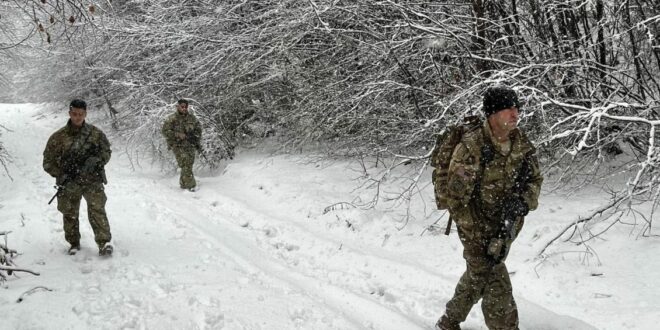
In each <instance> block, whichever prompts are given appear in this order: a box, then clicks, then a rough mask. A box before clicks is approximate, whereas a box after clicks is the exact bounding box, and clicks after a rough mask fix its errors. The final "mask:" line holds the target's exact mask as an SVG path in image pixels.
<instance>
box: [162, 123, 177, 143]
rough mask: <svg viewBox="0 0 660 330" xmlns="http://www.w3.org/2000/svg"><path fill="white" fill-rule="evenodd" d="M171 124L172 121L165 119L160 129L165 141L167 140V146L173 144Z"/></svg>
mask: <svg viewBox="0 0 660 330" xmlns="http://www.w3.org/2000/svg"><path fill="white" fill-rule="evenodd" d="M172 126H173V121H172V120H171V119H170V118H168V119H166V120H165V123H164V124H163V128H162V129H161V130H160V132H161V133H162V134H163V136H164V137H165V141H166V142H167V145H168V146H170V147H171V146H172V145H174V128H173V127H172Z"/></svg>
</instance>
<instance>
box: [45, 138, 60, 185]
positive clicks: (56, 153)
mask: <svg viewBox="0 0 660 330" xmlns="http://www.w3.org/2000/svg"><path fill="white" fill-rule="evenodd" d="M43 156H44V160H43V167H44V171H46V173H48V174H50V176H52V177H54V178H57V177H58V176H60V175H62V169H61V168H60V165H59V164H60V159H61V157H62V152H61V150H60V146H58V145H57V142H56V138H55V135H51V137H50V138H49V139H48V142H47V143H46V148H45V149H44V153H43Z"/></svg>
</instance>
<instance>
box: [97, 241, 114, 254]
mask: <svg viewBox="0 0 660 330" xmlns="http://www.w3.org/2000/svg"><path fill="white" fill-rule="evenodd" d="M112 251H114V247H113V246H112V244H110V243H105V244H103V246H101V247H99V256H102V257H103V256H107V257H110V256H112Z"/></svg>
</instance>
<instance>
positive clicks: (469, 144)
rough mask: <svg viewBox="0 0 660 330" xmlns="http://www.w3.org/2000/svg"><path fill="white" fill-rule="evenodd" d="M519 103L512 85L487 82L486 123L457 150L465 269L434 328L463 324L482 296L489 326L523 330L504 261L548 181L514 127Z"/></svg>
mask: <svg viewBox="0 0 660 330" xmlns="http://www.w3.org/2000/svg"><path fill="white" fill-rule="evenodd" d="M519 108H520V103H519V101H518V97H517V95H516V93H515V91H513V90H512V89H510V88H507V87H501V86H495V87H491V88H489V89H488V90H487V91H486V93H485V94H484V99H483V110H484V113H485V115H486V117H487V121H485V122H484V124H483V126H482V128H481V129H476V130H473V131H469V132H467V133H465V135H463V137H462V139H461V142H460V143H459V144H458V145H457V146H456V148H455V149H454V152H453V154H452V158H451V162H450V164H449V171H448V172H449V173H448V180H449V182H448V196H449V201H448V205H449V212H450V215H451V218H452V219H453V221H454V222H456V224H457V227H458V235H459V238H460V240H461V243H462V244H463V258H464V259H465V260H466V264H467V270H466V271H465V273H464V274H463V276H462V277H461V279H460V280H459V282H458V285H457V286H456V290H455V293H454V296H453V297H452V298H451V300H449V302H447V306H446V310H445V313H444V315H443V316H442V317H441V318H440V319H439V320H438V322H437V324H436V329H441V330H460V326H459V324H460V323H461V322H463V321H465V319H466V317H467V315H468V313H469V312H470V310H471V309H472V306H473V305H474V304H476V303H477V302H478V301H479V299H483V301H482V303H481V308H482V310H483V314H484V318H485V321H486V325H487V326H488V329H491V330H495V329H497V330H517V329H518V310H517V307H516V303H515V301H514V299H513V294H512V288H511V280H510V279H509V273H508V271H507V268H506V265H505V264H504V260H505V259H506V254H508V247H510V245H511V243H512V242H513V239H515V236H516V235H517V233H518V232H519V231H520V229H521V228H522V225H523V217H524V216H525V215H527V213H528V212H529V211H530V210H534V209H536V207H537V205H538V197H539V193H540V190H541V184H542V182H543V177H542V176H541V173H540V170H539V165H538V160H537V158H536V155H535V148H534V146H533V145H532V144H531V142H530V141H529V140H528V139H527V137H526V136H525V135H524V134H523V133H522V132H521V131H520V130H519V129H518V128H517V122H518V110H519ZM509 218H510V219H509ZM507 219H509V220H508V221H511V224H513V225H512V226H509V227H508V228H512V229H513V230H511V231H509V232H508V233H509V234H510V235H506V234H505V232H504V231H505V229H504V228H506V227H505V226H506V223H505V222H504V221H505V220H507ZM511 233H513V234H512V235H511ZM502 247H504V248H503V249H502Z"/></svg>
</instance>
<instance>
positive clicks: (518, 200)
mask: <svg viewBox="0 0 660 330" xmlns="http://www.w3.org/2000/svg"><path fill="white" fill-rule="evenodd" d="M527 213H529V206H527V202H525V200H524V199H523V198H522V197H519V196H511V197H508V198H507V199H505V200H504V202H503V203H502V214H503V215H505V217H512V218H516V217H524V216H526V215H527ZM511 220H512V219H511Z"/></svg>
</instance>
